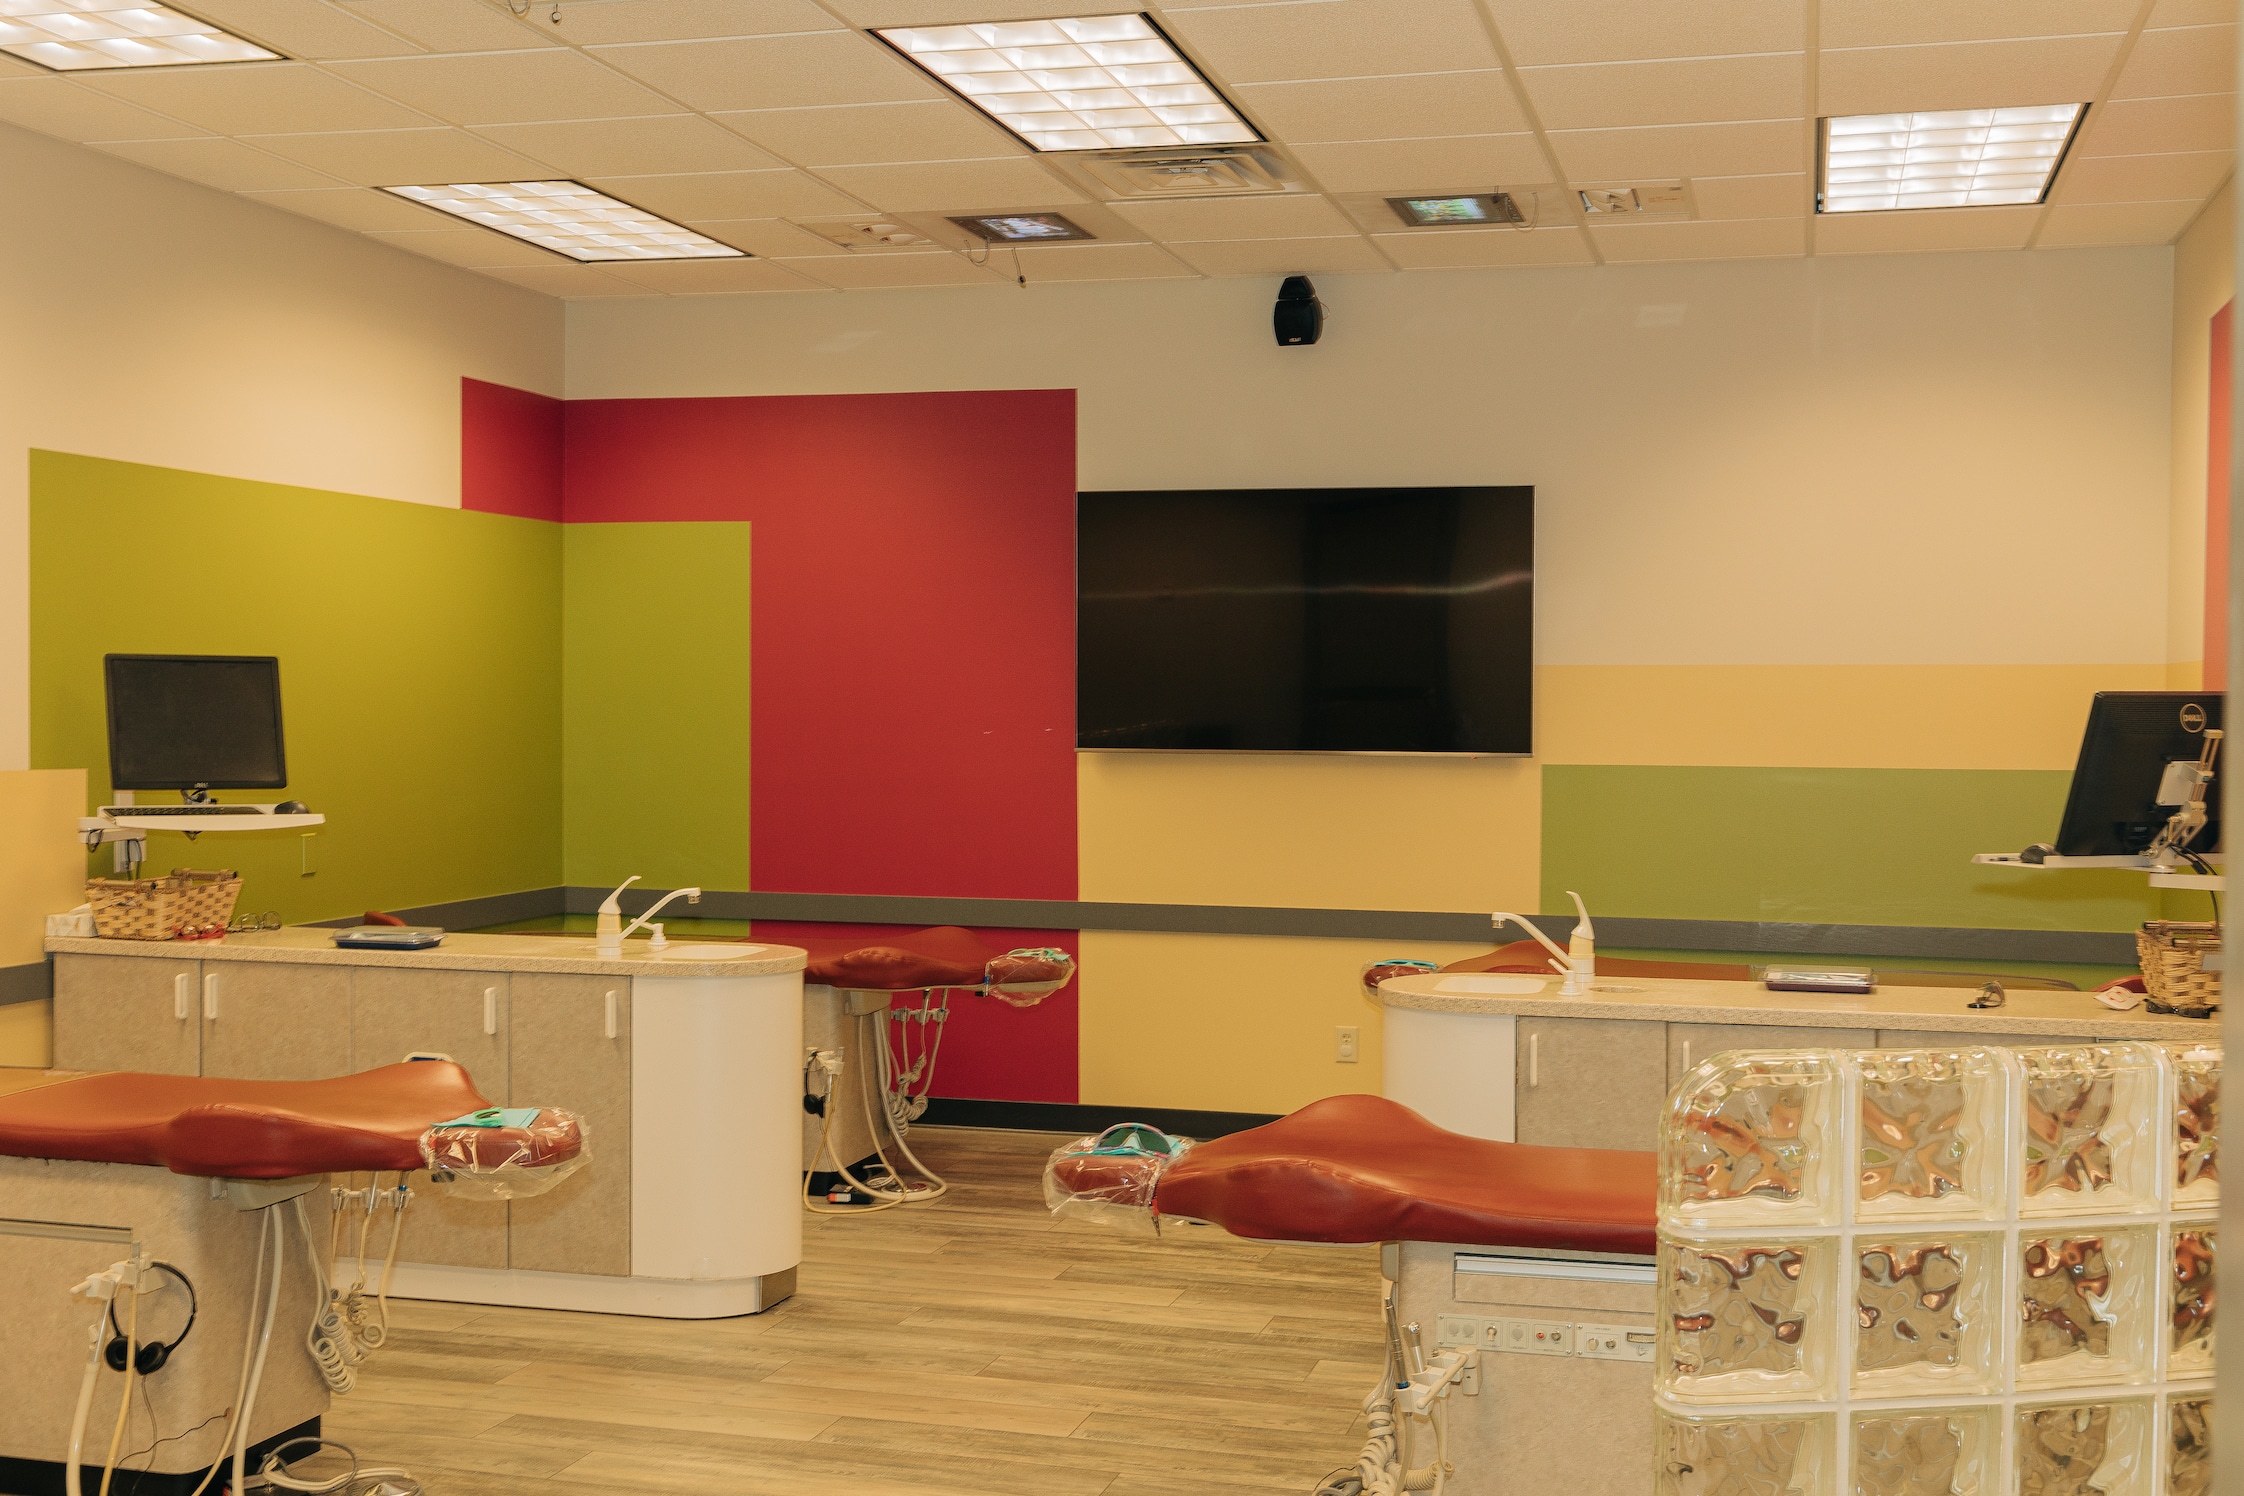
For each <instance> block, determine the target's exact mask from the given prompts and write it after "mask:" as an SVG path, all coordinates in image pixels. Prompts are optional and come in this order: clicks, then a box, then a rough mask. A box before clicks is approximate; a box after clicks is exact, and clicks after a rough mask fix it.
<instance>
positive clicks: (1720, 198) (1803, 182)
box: [1691, 172, 1810, 221]
mask: <svg viewBox="0 0 2244 1496" xmlns="http://www.w3.org/2000/svg"><path fill="white" fill-rule="evenodd" d="M1809 187H1810V183H1809V180H1808V176H1807V174H1806V173H1805V172H1778V173H1776V174H1774V175H1772V176H1765V177H1694V178H1692V180H1691V197H1692V199H1693V201H1694V202H1695V203H1696V205H1697V208H1698V216H1699V217H1700V218H1701V219H1703V220H1709V221H1712V220H1718V219H1724V218H1798V217H1801V216H1803V215H1805V214H1806V213H1807V211H1808V206H1809V204H1808V193H1809Z"/></svg>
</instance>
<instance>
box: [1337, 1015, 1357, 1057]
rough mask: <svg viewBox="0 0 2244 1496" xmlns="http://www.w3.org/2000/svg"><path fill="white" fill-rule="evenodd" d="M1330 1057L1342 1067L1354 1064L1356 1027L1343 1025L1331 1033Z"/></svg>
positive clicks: (1347, 1024) (1348, 1024)
mask: <svg viewBox="0 0 2244 1496" xmlns="http://www.w3.org/2000/svg"><path fill="white" fill-rule="evenodd" d="M1332 1057H1333V1059H1334V1060H1336V1061H1338V1062H1339V1063H1340V1064H1343V1065H1353V1064H1355V1063H1356V1026H1355V1025H1354V1024H1352V1023H1344V1024H1342V1025H1341V1026H1340V1027H1338V1028H1336V1029H1334V1030H1333V1031H1332Z"/></svg>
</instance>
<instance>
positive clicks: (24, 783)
mask: <svg viewBox="0 0 2244 1496" xmlns="http://www.w3.org/2000/svg"><path fill="white" fill-rule="evenodd" d="M85 805H86V772H85V770H83V769H16V770H10V771H6V772H0V826H5V827H7V828H8V832H7V835H6V836H0V966H28V965H30V964H32V963H34V962H37V961H42V960H44V959H45V958H46V953H45V948H44V942H45V940H46V917H47V916H48V915H50V914H60V913H61V912H62V911H64V910H66V909H74V908H76V907H77V906H78V905H79V904H81V903H83V902H84V901H85V866H86V858H85V849H84V847H83V846H81V845H80V843H79V841H78V817H79V816H80V815H82V814H84V813H85ZM52 1007H53V1005H52V1004H51V1003H44V1002H32V1003H10V1004H8V1005H7V1006H5V1007H0V1066H5V1065H45V1064H47V1063H48V1062H49V1060H50V1059H51V1057H52V1055H53V1053H54V1045H53V1027H54V1024H53V1015H52V1012H51V1009H52Z"/></svg>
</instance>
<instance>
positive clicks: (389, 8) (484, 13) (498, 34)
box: [350, 0, 565, 52]
mask: <svg viewBox="0 0 2244 1496" xmlns="http://www.w3.org/2000/svg"><path fill="white" fill-rule="evenodd" d="M350 7H351V14H353V15H357V16H364V17H365V18H366V19H367V20H369V21H372V22H374V23H375V24H376V25H378V26H382V27H385V28H387V29H388V30H391V31H396V32H402V33H403V34H404V35H406V36H409V37H411V38H412V39H413V40H415V41H417V42H419V43H421V45H423V46H425V47H427V48H429V49H430V50H431V51H435V52H504V51H508V50H510V49H513V48H517V47H558V46H562V45H565V42H564V40H563V39H562V38H559V37H555V36H549V35H547V33H548V32H550V31H552V30H553V29H554V28H553V27H552V26H551V25H548V24H543V23H542V18H541V19H540V20H531V19H528V18H525V19H522V20H516V19H515V18H514V17H513V16H510V15H508V14H507V12H506V9H505V7H504V5H503V4H491V3H488V0H350ZM549 13H550V12H549Z"/></svg>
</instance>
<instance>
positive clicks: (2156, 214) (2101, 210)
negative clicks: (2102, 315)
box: [2034, 202, 2204, 249]
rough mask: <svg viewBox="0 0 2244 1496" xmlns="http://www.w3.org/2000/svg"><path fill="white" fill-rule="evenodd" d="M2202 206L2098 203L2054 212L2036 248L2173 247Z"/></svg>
mask: <svg viewBox="0 0 2244 1496" xmlns="http://www.w3.org/2000/svg"><path fill="white" fill-rule="evenodd" d="M2203 207H2204V204H2202V203H2193V202H2182V203H2108V204H2107V203H2098V204H2092V205H2089V206H2085V207H2074V208H2064V207H2060V208H2051V209H2050V210H2049V221H2048V222H2047V223H2045V224H2043V225H2042V230H2041V237H2040V238H2039V239H2036V240H2035V241H2034V242H2035V244H2037V245H2039V246H2041V247H2042V248H2045V249H2079V248H2085V247H2088V246H2092V245H2101V244H2169V243H2172V242H2173V240H2174V239H2175V238H2176V237H2177V236H2178V235H2180V233H2181V232H2182V230H2184V229H2186V228H2188V227H2189V226H2190V223H2191V221H2192V220H2194V219H2195V218H2196V217H2197V215H2198V212H2199V210H2201V209H2202V208H2203Z"/></svg>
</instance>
